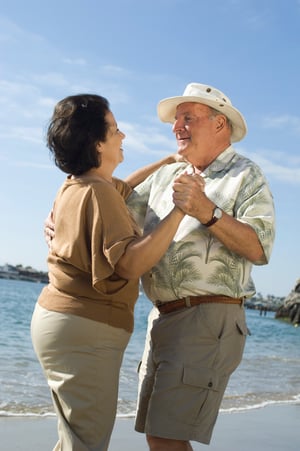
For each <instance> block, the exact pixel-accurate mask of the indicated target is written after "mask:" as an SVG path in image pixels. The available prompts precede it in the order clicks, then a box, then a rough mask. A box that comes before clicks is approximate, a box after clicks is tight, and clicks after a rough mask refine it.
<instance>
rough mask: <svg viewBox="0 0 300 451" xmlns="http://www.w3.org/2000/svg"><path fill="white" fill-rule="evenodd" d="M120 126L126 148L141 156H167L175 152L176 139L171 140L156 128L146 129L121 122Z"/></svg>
mask: <svg viewBox="0 0 300 451" xmlns="http://www.w3.org/2000/svg"><path fill="white" fill-rule="evenodd" d="M118 126H119V128H120V130H122V131H123V132H124V133H125V135H126V138H125V140H124V148H125V149H126V148H128V149H130V150H134V151H135V152H137V153H141V154H151V155H153V154H158V153H159V154H165V153H166V152H170V153H171V152H174V142H175V141H174V139H169V138H167V137H166V136H165V135H163V134H162V133H160V132H159V131H158V129H157V128H155V127H145V126H144V125H138V124H134V123H129V122H122V121H119V123H118Z"/></svg>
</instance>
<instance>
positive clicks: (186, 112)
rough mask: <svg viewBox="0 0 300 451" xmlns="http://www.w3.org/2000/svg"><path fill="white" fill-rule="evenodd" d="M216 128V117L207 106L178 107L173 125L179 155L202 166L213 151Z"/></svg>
mask: <svg viewBox="0 0 300 451" xmlns="http://www.w3.org/2000/svg"><path fill="white" fill-rule="evenodd" d="M215 126H216V124H215V116H213V115H212V112H211V110H210V108H209V107H208V106H207V105H202V104H201V103H195V102H186V103H181V104H180V105H178V107H177V110H176V116H175V122H174V124H173V132H174V133H175V136H176V140H177V144H178V153H179V154H180V155H181V156H183V157H184V158H185V159H187V160H188V161H189V162H190V163H192V164H194V165H197V164H201V161H202V159H206V158H207V156H208V154H209V153H210V151H211V149H212V150H213V148H212V147H213V143H214V137H215V133H216V130H215Z"/></svg>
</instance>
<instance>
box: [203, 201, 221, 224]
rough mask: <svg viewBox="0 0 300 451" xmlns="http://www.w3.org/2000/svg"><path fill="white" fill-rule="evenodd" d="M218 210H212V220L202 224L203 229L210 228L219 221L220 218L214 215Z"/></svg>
mask: <svg viewBox="0 0 300 451" xmlns="http://www.w3.org/2000/svg"><path fill="white" fill-rule="evenodd" d="M217 209H218V210H219V207H217V206H216V207H215V208H214V209H213V215H212V218H211V219H210V220H209V221H208V222H206V223H205V224H202V225H204V227H210V226H212V225H213V224H215V223H216V222H217V221H218V220H219V219H220V217H219V216H216V215H215V211H216V210H217Z"/></svg>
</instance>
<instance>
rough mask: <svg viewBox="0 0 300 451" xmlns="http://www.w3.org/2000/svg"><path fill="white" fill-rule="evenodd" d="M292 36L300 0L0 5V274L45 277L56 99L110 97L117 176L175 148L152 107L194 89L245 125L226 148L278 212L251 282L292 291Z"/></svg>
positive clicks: (295, 118)
mask: <svg viewBox="0 0 300 451" xmlns="http://www.w3.org/2000/svg"><path fill="white" fill-rule="evenodd" d="M299 30H300V0H289V1H286V0H214V1H213V2H212V1H211V0H152V1H151V2H150V1H147V2H146V1H142V0H124V1H123V0H114V1H108V0H107V1H102V0H81V1H79V0H59V1H58V0H52V1H51V2H42V1H40V0H36V1H35V0H27V1H25V2H22V1H16V0H10V1H3V0H0V61H1V63H0V105H1V108H0V183H1V191H0V193H1V194H0V195H1V206H2V214H1V233H0V249H1V251H0V264H4V263H6V262H8V263H11V264H19V263H20V264H24V265H26V266H27V265H30V266H32V267H34V268H36V269H39V270H46V256H47V248H46V245H45V242H44V239H43V221H44V219H45V217H46V215H47V213H48V211H49V210H50V208H51V205H52V201H53V198H54V196H55V194H56V191H57V189H58V187H59V185H60V184H61V182H62V181H63V179H64V177H65V176H64V174H63V173H61V172H60V171H59V170H58V169H57V168H56V167H55V166H54V165H53V163H52V161H51V159H50V157H49V152H48V149H47V148H46V146H45V139H44V138H45V130H46V126H47V123H48V120H49V118H50V116H51V114H52V110H53V107H54V104H55V103H56V102H57V101H58V100H60V99H61V98H63V97H65V96H67V95H70V94H76V93H80V92H93V93H97V94H101V95H104V96H105V97H107V98H108V99H109V101H110V104H111V108H112V111H113V113H114V115H115V117H116V119H117V121H118V124H119V127H120V128H121V130H122V131H124V132H125V133H126V140H125V141H124V149H125V161H124V163H122V165H121V166H120V167H119V168H118V169H117V171H116V172H115V175H117V176H119V177H124V176H126V175H127V174H129V173H130V172H131V171H133V170H134V169H136V168H138V167H139V166H141V165H144V164H146V163H149V162H151V161H153V160H155V159H157V158H160V157H162V156H163V155H166V154H168V153H171V152H174V151H176V144H175V139H174V137H173V134H172V131H171V126H170V125H169V124H162V123H160V121H159V119H158V118H157V114H156V106H157V103H158V101H159V100H161V99H162V98H165V97H169V96H174V95H180V94H182V92H183V90H184V88H185V86H186V84H187V83H189V82H200V83H206V84H209V85H212V86H215V87H217V88H219V89H221V90H222V91H223V92H224V93H225V94H226V95H228V96H229V97H230V98H231V100H232V102H233V104H234V105H235V106H236V107H237V108H239V109H240V110H241V112H242V113H243V114H244V116H245V118H246V120H247V123H248V128H249V131H248V134H247V136H246V138H245V139H244V140H243V141H241V142H240V143H237V144H236V145H235V148H236V150H237V151H238V152H241V153H243V154H245V155H246V156H248V157H250V158H251V159H253V160H254V161H256V162H257V163H258V164H259V165H260V166H261V167H262V169H263V171H264V173H265V175H266V177H267V179H268V181H269V184H270V187H271V190H272V192H273V194H274V200H275V206H276V211H277V236H276V242H275V245H274V251H273V255H272V258H271V261H270V264H269V265H268V266H265V267H257V268H254V270H253V277H254V280H255V283H256V287H257V291H258V292H260V293H262V294H264V295H267V294H274V295H276V296H285V295H287V294H288V293H289V291H290V290H291V289H292V288H293V286H294V284H295V282H296V280H297V279H298V278H299V277H300V264H299V255H300V249H299V247H300V240H299V224H300V208H299V193H300V153H299V139H300V108H299V105H300V88H299V72H300V70H299V69H300V67H299V66H300V63H299V61H300V32H299Z"/></svg>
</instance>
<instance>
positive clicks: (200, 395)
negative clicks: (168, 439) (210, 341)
mask: <svg viewBox="0 0 300 451" xmlns="http://www.w3.org/2000/svg"><path fill="white" fill-rule="evenodd" d="M182 383H183V385H184V386H185V387H186V389H185V390H184V392H183V393H184V397H183V399H182V404H181V406H182V407H181V415H182V417H181V421H182V422H183V423H186V424H189V425H191V426H196V425H197V424H200V422H201V421H202V420H201V418H203V415H204V412H206V414H205V415H207V413H208V412H210V411H211V407H210V404H211V402H212V400H213V399H216V398H217V399H218V398H219V376H218V374H217V373H216V371H215V370H214V369H212V368H201V367H197V368H192V367H185V368H184V369H183V375H182ZM202 412H203V413H202Z"/></svg>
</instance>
